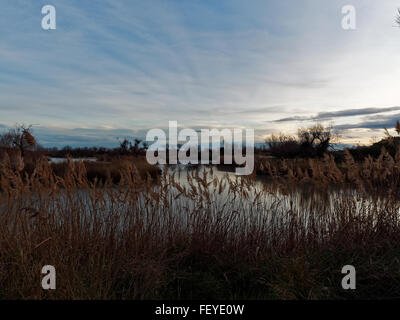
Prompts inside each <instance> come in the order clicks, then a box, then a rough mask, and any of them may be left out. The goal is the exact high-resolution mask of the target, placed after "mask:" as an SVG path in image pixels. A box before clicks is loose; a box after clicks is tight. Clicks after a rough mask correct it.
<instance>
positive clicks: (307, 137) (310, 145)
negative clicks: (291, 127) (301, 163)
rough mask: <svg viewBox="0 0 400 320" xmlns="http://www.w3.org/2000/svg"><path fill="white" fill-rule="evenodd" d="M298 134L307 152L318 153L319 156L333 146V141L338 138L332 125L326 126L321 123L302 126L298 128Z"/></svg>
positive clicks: (302, 146)
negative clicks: (306, 126)
mask: <svg viewBox="0 0 400 320" xmlns="http://www.w3.org/2000/svg"><path fill="white" fill-rule="evenodd" d="M297 136H298V138H299V142H300V144H301V148H302V150H303V151H304V152H305V153H307V154H313V153H316V155H318V156H321V155H323V154H324V153H325V152H326V151H327V150H328V149H329V147H331V145H332V142H333V141H334V140H336V139H337V135H335V134H334V133H333V130H332V126H328V127H324V126H323V125H321V124H315V125H313V126H311V127H308V128H301V129H299V130H298V133H297Z"/></svg>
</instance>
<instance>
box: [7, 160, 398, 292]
mask: <svg viewBox="0 0 400 320" xmlns="http://www.w3.org/2000/svg"><path fill="white" fill-rule="evenodd" d="M392 160H393V162H394V164H393V165H392V166H389V165H388V164H387V163H386V162H385V161H389V160H387V159H386V156H385V155H383V157H382V159H381V160H379V161H380V162H379V163H380V164H379V165H378V163H375V162H374V163H372V164H368V163H367V164H363V165H359V164H356V163H354V164H352V163H351V160H350V159H349V160H348V162H346V163H345V164H343V168H335V167H334V166H333V164H332V162H331V159H330V158H326V159H324V160H321V161H322V162H318V163H316V162H312V163H309V165H310V166H309V167H308V168H307V173H306V171H303V170H302V172H301V173H300V172H297V171H295V170H294V167H290V165H289V167H288V168H286V169H285V170H286V171H285V172H286V175H287V176H288V177H290V179H289V180H288V179H286V180H285V181H286V182H283V181H282V180H281V179H280V177H281V175H282V172H283V171H279V170H281V169H282V167H285V166H288V164H285V163H284V162H282V163H280V164H279V165H278V164H276V165H275V166H272V165H271V164H270V163H269V162H264V164H263V166H264V170H270V171H269V172H270V175H271V177H272V179H270V181H269V183H264V184H260V183H258V182H256V181H255V180H254V179H255V177H247V178H239V177H231V176H228V175H225V176H223V177H219V176H217V175H214V174H213V172H212V170H211V172H207V171H201V170H194V171H192V172H182V173H181V172H178V173H176V174H168V173H167V171H166V170H164V172H163V174H162V175H161V176H155V177H151V176H150V175H148V174H147V175H145V176H143V175H142V174H140V172H139V170H138V169H137V168H136V167H135V166H134V165H133V164H132V163H131V162H125V163H124V164H123V166H121V168H120V170H119V171H120V177H121V179H119V181H118V183H117V184H116V183H114V182H113V181H112V179H110V178H108V179H105V180H104V181H103V180H102V179H97V178H96V177H95V178H94V179H88V175H87V168H86V166H85V164H84V163H83V162H80V163H73V162H72V161H69V162H68V165H67V167H66V170H65V172H64V174H63V175H62V176H60V175H59V174H56V173H55V172H54V169H53V168H52V166H51V165H50V164H49V163H48V162H47V161H46V160H42V161H38V162H37V163H36V165H35V167H34V168H33V171H32V172H31V173H30V174H28V173H26V172H25V173H23V172H22V171H20V170H18V169H16V168H15V167H13V166H12V165H11V164H10V163H9V162H7V161H6V162H5V163H3V164H1V165H0V179H1V180H0V188H1V190H2V191H1V192H0V298H3V299H159V298H167V299H205V298H214V299H224V298H228V299H325V298H338V299H342V298H390V297H399V296H400V286H399V282H400V262H399V260H398V257H399V254H400V242H399V240H400V225H399V218H398V216H399V205H400V204H399V203H398V201H397V200H396V198H395V197H394V196H393V195H394V194H395V192H391V190H390V188H391V187H393V186H395V185H396V183H397V182H395V181H397V180H396V179H395V175H396V173H397V171H396V170H398V169H397V168H398V167H397V163H398V161H399V160H398V159H397V158H396V159H392ZM383 163H385V165H383ZM389 163H391V161H389ZM350 164H351V165H352V166H353V169H352V170H350V169H347V168H348V166H349V165H350ZM268 165H269V166H270V167H269V169H268V168H265V167H267V166H268ZM368 165H369V166H368ZM278 168H280V169H279V170H278ZM379 168H380V169H379ZM377 169H379V170H381V171H379V174H378V173H375V171H374V170H377ZM309 170H313V171H312V172H313V173H312V174H311V175H310V174H309V173H308V171H309ZM368 170H371V171H370V172H368ZM385 170H392V172H391V173H387V175H386V176H385V177H386V180H383V179H384V178H383V177H382V174H383V172H385ZM317 172H319V173H318V174H319V176H318V175H317ZM329 172H330V173H329ZM350 173H352V174H353V173H354V174H355V176H356V178H357V179H359V181H358V182H357V181H355V183H354V185H355V186H356V189H355V190H356V191H357V190H364V189H366V187H365V186H367V185H368V183H362V182H361V181H362V179H361V178H360V177H368V179H365V181H370V180H371V183H375V182H376V181H382V183H381V185H382V188H383V186H385V188H386V190H387V193H388V195H392V196H388V197H370V196H369V195H367V194H366V193H362V192H354V190H353V189H340V190H336V191H329V193H328V192H326V190H325V189H323V188H321V187H320V188H315V187H312V186H309V187H303V188H301V189H299V188H294V187H293V185H294V184H295V183H296V181H297V183H298V182H299V181H300V180H303V179H304V177H305V176H306V175H307V176H308V179H312V181H314V185H315V186H316V185H317V180H319V181H320V182H319V183H320V184H319V186H324V185H325V186H327V185H328V182H329V181H336V182H339V183H340V182H341V181H345V180H346V181H347V180H349V181H353V180H352V179H353V178H352V176H350ZM317 177H319V178H318V179H317ZM339 177H340V179H342V180H339ZM373 179H375V180H373ZM289 182H290V183H289ZM353 182H354V181H353ZM363 188H364V189H363ZM318 190H319V191H318ZM347 264H352V265H354V266H355V267H356V269H357V272H358V273H357V281H358V282H357V290H356V291H351V292H348V291H344V290H343V289H342V288H341V277H342V276H343V275H342V274H341V268H342V267H343V266H344V265H347ZM44 265H53V266H55V268H56V270H57V289H56V290H54V291H51V290H50V291H45V290H43V289H42V288H41V274H40V271H41V268H42V267H43V266H44Z"/></svg>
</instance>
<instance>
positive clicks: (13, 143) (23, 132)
mask: <svg viewBox="0 0 400 320" xmlns="http://www.w3.org/2000/svg"><path fill="white" fill-rule="evenodd" d="M0 146H1V147H4V148H17V149H18V150H19V151H20V152H21V156H22V157H23V156H24V155H25V151H26V150H28V149H32V148H34V147H35V146H36V139H35V138H34V136H33V135H32V126H26V125H24V124H17V125H15V127H14V128H11V129H9V130H8V132H6V133H4V134H2V135H0Z"/></svg>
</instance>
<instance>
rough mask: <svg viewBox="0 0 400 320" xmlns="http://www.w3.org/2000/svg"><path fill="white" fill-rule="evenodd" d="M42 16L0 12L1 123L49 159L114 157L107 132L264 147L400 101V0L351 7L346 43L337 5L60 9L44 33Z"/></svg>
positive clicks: (85, 2) (37, 6)
mask: <svg viewBox="0 0 400 320" xmlns="http://www.w3.org/2000/svg"><path fill="white" fill-rule="evenodd" d="M46 4H48V1H45V0H38V1H31V0H15V1H5V2H4V3H2V19H0V29H1V30H2V32H1V33H0V70H1V72H0V121H1V122H2V123H4V124H7V125H12V124H13V123H16V122H24V123H32V124H38V125H39V126H36V127H35V128H37V129H36V130H37V133H38V135H39V140H42V143H43V144H44V145H60V146H62V145H66V144H72V143H76V144H84V143H85V141H86V143H87V144H94V143H96V144H97V143H101V142H102V141H103V142H104V143H105V144H110V145H111V143H112V141H114V140H115V137H116V135H117V132H115V133H113V132H112V131H110V129H106V128H114V129H115V130H132V132H133V134H134V133H135V132H137V131H143V130H146V129H147V128H154V127H159V128H162V127H165V126H166V125H167V124H168V120H177V121H179V122H180V123H182V124H184V125H185V126H187V127H198V126H204V127H209V126H211V127H212V126H215V127H220V126H225V127H233V126H241V127H248V128H254V129H256V130H257V132H259V133H260V137H261V135H262V133H263V132H264V133H268V132H274V131H280V130H283V131H290V130H292V131H295V130H296V128H295V127H296V126H297V125H298V123H300V122H301V123H302V122H304V121H307V120H312V119H313V118H315V117H317V118H318V119H317V120H320V119H342V120H346V119H349V118H350V117H354V123H358V122H360V123H361V122H362V121H363V119H362V117H363V116H365V115H368V114H371V115H372V114H378V113H376V112H375V110H374V109H377V106H380V105H387V106H394V105H396V104H398V103H399V101H400V91H399V90H398V86H397V84H396V83H397V80H398V79H399V78H400V69H399V68H396V66H398V65H399V64H400V56H399V55H398V52H399V51H400V41H399V38H400V33H399V31H398V29H397V28H393V19H394V15H395V14H396V12H397V7H398V1H396V0H387V1H385V2H379V3H378V2H376V1H375V0H353V4H354V6H355V7H356V8H357V16H358V26H357V30H355V31H352V32H346V31H344V30H343V29H342V28H341V19H342V15H341V8H342V6H343V1H341V0H332V1H329V2H321V1H319V0H304V1H299V2H296V3H294V2H293V1H291V0H267V1H265V0H254V1H252V2H251V4H249V3H245V2H243V1H239V0H221V1H208V0H207V1H197V0H195V1H179V0H168V1H161V0H149V1H113V0H103V1H93V0H80V1H78V0H69V1H65V0H53V1H52V4H53V5H54V6H55V7H56V9H57V30H55V31H50V32H45V31H43V30H42V29H41V27H40V20H41V18H42V16H41V14H40V11H41V7H42V6H43V5H46ZM338 106H349V110H342V108H339V107H338ZM354 106H364V110H367V109H369V110H370V111H365V113H357V112H360V111H359V109H357V110H358V111H354V110H356V109H354ZM396 110H397V109H396ZM393 111H395V110H393ZM352 112H353V113H354V114H353V115H351V113H352ZM368 112H373V113H368ZM385 112H386V111H385ZM340 113H341V114H340ZM379 114H380V113H379ZM276 118H277V119H278V120H277V121H270V122H268V125H267V126H266V121H268V120H270V119H276ZM279 120H280V121H279ZM346 121H347V120H346ZM345 124H346V123H339V124H338V125H345ZM39 128H42V129H39ZM44 128H47V129H46V130H45V129H44ZM76 128H86V129H90V130H93V135H90V134H88V133H87V132H86V133H85V132H84V131H81V130H78V129H76ZM124 128H128V129H124ZM56 129H57V130H56ZM73 137H74V138H73ZM97 137H101V138H97ZM108 137H110V138H108ZM261 138H262V137H261ZM261 138H260V139H261ZM108 139H110V140H108Z"/></svg>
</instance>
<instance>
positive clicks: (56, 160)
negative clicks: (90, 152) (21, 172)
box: [47, 157, 97, 164]
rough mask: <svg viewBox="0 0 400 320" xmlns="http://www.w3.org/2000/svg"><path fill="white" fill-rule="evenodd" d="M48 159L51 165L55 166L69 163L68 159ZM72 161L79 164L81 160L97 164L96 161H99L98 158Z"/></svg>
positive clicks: (74, 159)
mask: <svg viewBox="0 0 400 320" xmlns="http://www.w3.org/2000/svg"><path fill="white" fill-rule="evenodd" d="M47 159H48V160H49V162H50V163H54V164H57V163H64V162H67V161H68V159H67V158H53V157H48V158H47ZM71 160H72V161H74V162H79V161H81V160H82V161H87V162H96V161H97V158H72V159H71Z"/></svg>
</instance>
